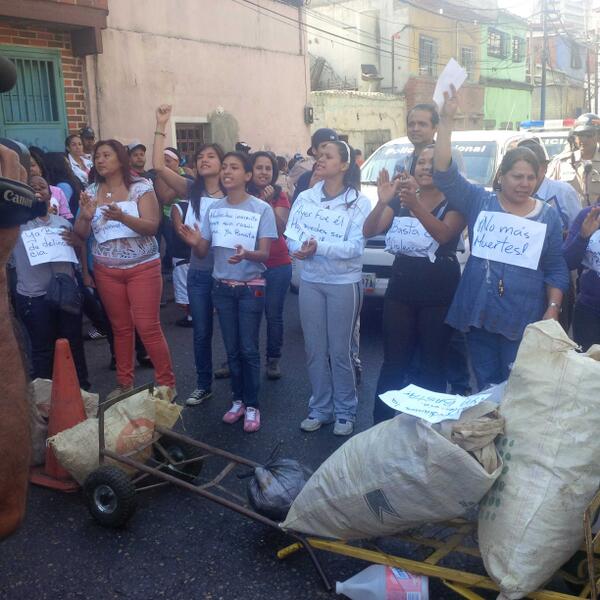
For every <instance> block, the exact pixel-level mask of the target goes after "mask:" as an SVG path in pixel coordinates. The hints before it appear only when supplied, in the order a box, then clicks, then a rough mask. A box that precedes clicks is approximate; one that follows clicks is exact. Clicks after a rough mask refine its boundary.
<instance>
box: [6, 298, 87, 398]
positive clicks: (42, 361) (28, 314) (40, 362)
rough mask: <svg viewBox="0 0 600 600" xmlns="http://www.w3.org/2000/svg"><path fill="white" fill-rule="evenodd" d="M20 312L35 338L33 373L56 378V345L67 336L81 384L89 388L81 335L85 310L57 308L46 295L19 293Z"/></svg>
mask: <svg viewBox="0 0 600 600" xmlns="http://www.w3.org/2000/svg"><path fill="white" fill-rule="evenodd" d="M17 312H18V315H19V318H20V319H21V321H22V322H23V324H24V325H25V328H26V329H27V333H28V334H29V339H30V340H31V377H32V378H33V379H35V378H36V377H42V378H44V379H52V370H53V367H54V345H55V343H56V340H57V339H59V338H66V339H67V340H68V342H69V346H71V353H72V354H73V362H74V363H75V369H76V371H77V377H78V378H79V386H80V387H82V388H83V389H84V390H87V389H89V387H90V382H89V379H88V370H87V363H86V361H85V353H84V350H83V338H82V337H81V314H79V315H71V314H67V313H65V312H63V311H60V310H55V309H53V308H51V307H50V305H49V304H48V303H47V302H46V296H36V297H30V296H22V295H21V294H17Z"/></svg>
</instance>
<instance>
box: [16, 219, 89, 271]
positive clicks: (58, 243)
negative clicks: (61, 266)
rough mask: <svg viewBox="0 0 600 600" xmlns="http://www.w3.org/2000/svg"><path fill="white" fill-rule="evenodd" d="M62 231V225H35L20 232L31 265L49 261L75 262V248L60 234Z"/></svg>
mask: <svg viewBox="0 0 600 600" xmlns="http://www.w3.org/2000/svg"><path fill="white" fill-rule="evenodd" d="M62 231H65V230H64V229H63V228H62V227H36V228H35V229H27V230H25V231H22V232H21V240H23V245H24V246H25V252H27V258H29V264H30V265H31V266H32V267H34V266H35V265H41V264H42V263H49V262H72V263H76V262H77V256H76V254H75V250H73V247H72V246H70V245H69V244H68V243H67V242H65V240H63V238H62V236H61V235H60V234H61V232H62Z"/></svg>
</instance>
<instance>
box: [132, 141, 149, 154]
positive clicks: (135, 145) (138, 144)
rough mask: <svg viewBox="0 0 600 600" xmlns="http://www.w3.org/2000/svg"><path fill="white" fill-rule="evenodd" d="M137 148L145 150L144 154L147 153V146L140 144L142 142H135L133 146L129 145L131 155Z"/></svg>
mask: <svg viewBox="0 0 600 600" xmlns="http://www.w3.org/2000/svg"><path fill="white" fill-rule="evenodd" d="M136 148H143V149H144V152H146V146H144V144H142V142H140V140H133V142H131V144H127V151H128V152H129V154H131V153H132V152H133V151H134V150H135V149H136Z"/></svg>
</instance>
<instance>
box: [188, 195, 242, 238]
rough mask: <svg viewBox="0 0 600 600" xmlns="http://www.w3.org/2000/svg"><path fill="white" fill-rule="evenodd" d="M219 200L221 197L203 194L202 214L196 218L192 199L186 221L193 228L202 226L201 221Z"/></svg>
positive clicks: (201, 200)
mask: <svg viewBox="0 0 600 600" xmlns="http://www.w3.org/2000/svg"><path fill="white" fill-rule="evenodd" d="M218 200H221V198H209V197H208V196H203V197H202V198H201V199H200V215H199V218H198V219H197V218H196V214H195V213H194V209H193V207H192V202H191V201H190V202H189V204H188V209H187V212H186V213H185V220H184V223H185V224H186V225H187V226H188V227H191V228H192V229H193V228H194V225H198V227H200V223H202V222H204V219H205V218H206V213H207V212H208V209H209V208H210V207H211V206H212V205H213V204H214V203H215V202H217V201H218ZM253 249H254V248H253Z"/></svg>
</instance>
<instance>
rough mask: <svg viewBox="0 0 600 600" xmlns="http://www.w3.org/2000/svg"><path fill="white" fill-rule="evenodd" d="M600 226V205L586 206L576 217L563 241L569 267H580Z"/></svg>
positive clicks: (564, 253)
mask: <svg viewBox="0 0 600 600" xmlns="http://www.w3.org/2000/svg"><path fill="white" fill-rule="evenodd" d="M598 228H600V207H598V206H594V207H593V208H584V209H583V210H582V211H581V212H580V213H579V214H578V215H577V217H576V218H575V221H574V222H573V225H571V229H570V230H569V235H568V236H567V239H566V240H565V242H564V243H563V256H564V257H565V260H566V261H567V266H568V267H569V269H571V270H574V269H578V268H579V267H580V266H581V261H583V257H584V256H585V251H586V250H587V246H588V242H589V241H590V237H591V236H592V235H593V234H594V233H595V232H596V231H598Z"/></svg>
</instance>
